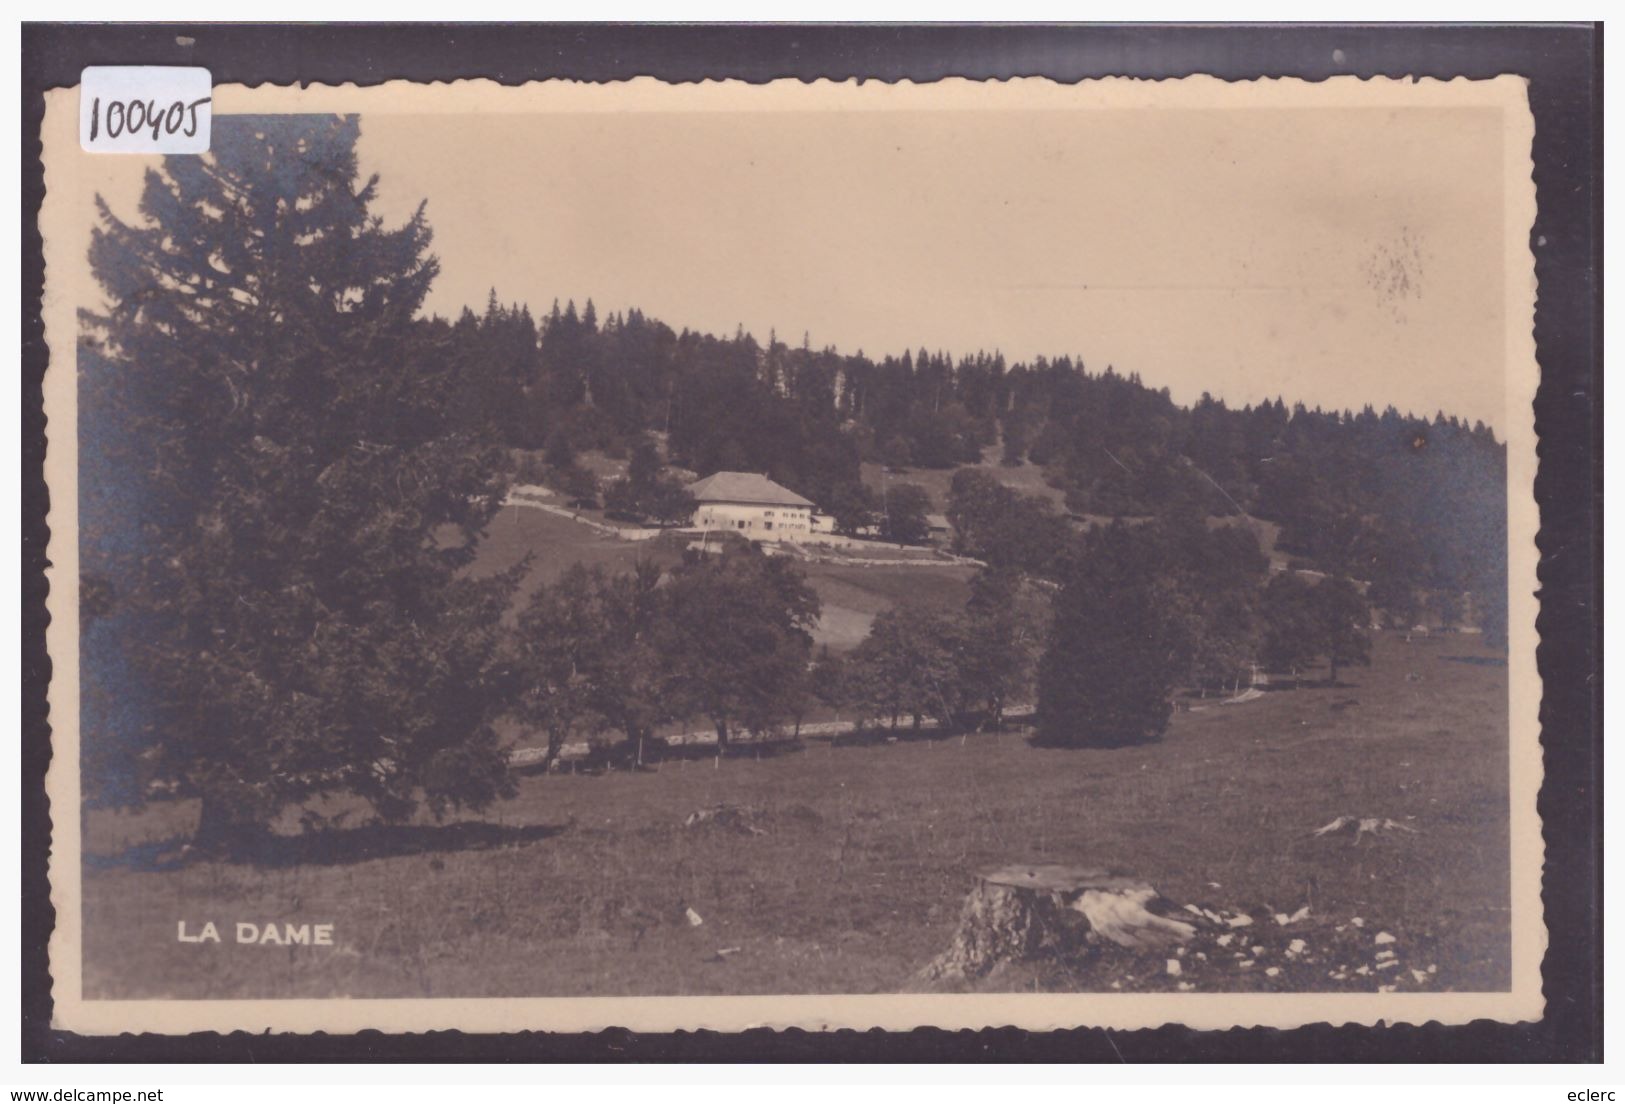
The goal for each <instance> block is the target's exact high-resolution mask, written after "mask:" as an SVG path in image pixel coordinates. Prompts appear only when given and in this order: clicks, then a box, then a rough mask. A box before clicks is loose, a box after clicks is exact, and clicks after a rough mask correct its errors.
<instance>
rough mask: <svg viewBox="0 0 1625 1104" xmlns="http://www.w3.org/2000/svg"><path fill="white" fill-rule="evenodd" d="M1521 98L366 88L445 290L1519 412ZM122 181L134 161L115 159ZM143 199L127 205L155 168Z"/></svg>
mask: <svg viewBox="0 0 1625 1104" xmlns="http://www.w3.org/2000/svg"><path fill="white" fill-rule="evenodd" d="M1501 126H1502V123H1501V116H1500V113H1499V112H1498V111H1496V110H1493V109H1473V108H1460V109H1444V108H1425V109H1399V110H1390V109H1388V108H1343V109H1324V108H1322V109H1317V110H1305V109H1276V108H1246V109H1234V108H1232V109H1213V110H1189V109H1179V110H1174V109H1168V110H1163V109H1158V110H1145V109H1140V110H1097V111H1089V112H1071V111H1055V110H1049V111H1043V110H1012V111H1006V110H998V111H993V110H988V111H977V112H960V111H874V112H862V113H853V112H833V111H823V112H813V111H804V112H771V113H749V112H739V113H730V112H715V111H712V112H694V113H682V112H662V113H658V114H646V113H637V112H622V113H605V112H597V113H591V114H546V115H523V114H521V115H514V114H508V115H500V116H499V115H455V116H446V115H439V116H401V115H374V116H367V115H363V118H362V146H361V154H362V162H363V169H364V171H374V172H378V173H379V174H381V176H382V181H381V207H380V213H382V214H383V215H384V216H385V218H386V221H387V222H389V223H391V224H393V223H395V222H398V221H399V220H400V219H401V218H403V217H404V216H405V215H406V214H407V213H409V212H410V211H411V209H412V208H413V207H415V206H416V204H417V202H418V201H419V200H420V199H427V200H428V215H429V220H430V223H431V224H432V226H433V228H434V232H435V241H434V251H435V252H436V253H437V254H438V255H439V257H440V260H441V276H440V278H439V281H438V283H437V285H436V287H435V291H434V293H433V295H432V297H431V300H430V303H429V309H430V310H432V311H435V312H438V313H441V314H444V315H447V316H455V315H456V313H458V312H459V311H460V310H461V309H462V307H463V305H464V304H468V305H471V306H474V307H475V309H476V310H478V309H480V308H482V307H483V305H484V302H485V298H486V294H487V292H488V290H489V289H490V288H491V287H493V286H495V287H496V289H497V292H498V294H499V296H500V297H501V298H502V299H503V301H505V302H511V301H524V302H529V303H530V305H531V308H532V310H533V311H534V312H536V313H537V314H538V315H540V314H543V313H545V312H546V310H547V309H548V307H549V305H550V304H551V303H552V301H553V299H554V298H555V297H557V298H558V299H560V300H561V301H563V300H566V299H569V298H574V299H575V300H576V302H577V304H578V305H581V304H583V303H584V302H585V300H586V299H588V298H589V297H590V298H592V299H593V300H594V301H595V303H596V305H597V307H598V311H599V314H600V316H602V315H604V314H606V313H608V312H609V311H612V310H624V309H626V308H628V307H633V306H636V307H639V308H641V309H642V310H643V311H644V312H645V313H646V314H649V315H652V316H654V317H657V318H659V319H661V320H663V321H665V322H667V323H668V324H670V325H671V326H673V327H674V328H676V329H681V328H682V327H684V326H688V327H689V328H692V329H701V330H707V331H711V332H715V333H719V334H731V333H732V332H733V331H734V328H735V326H736V325H738V324H741V323H742V324H743V325H744V326H745V328H746V329H747V330H750V331H751V332H753V333H754V334H756V335H757V337H758V338H759V339H761V340H764V341H765V340H766V338H767V334H768V331H769V330H770V329H776V330H777V332H778V335H779V338H780V340H782V341H785V342H787V343H790V344H792V345H795V344H799V342H800V341H801V335H802V333H803V331H807V332H809V333H810V334H811V337H812V341H813V344H814V345H815V346H817V347H822V346H824V345H834V346H836V347H837V348H838V349H840V350H842V351H843V352H850V351H855V350H857V349H860V348H861V349H862V350H863V351H864V352H866V353H868V354H869V355H871V356H875V357H878V356H880V355H882V354H884V353H888V352H889V353H901V352H902V351H903V350H904V349H909V350H913V349H917V348H919V347H920V346H921V345H924V346H926V347H928V348H930V349H933V350H936V349H945V350H947V351H949V352H951V353H953V354H955V355H956V356H957V355H959V354H962V353H965V352H971V351H974V350H976V349H979V348H980V349H988V350H993V349H999V350H1002V351H1003V352H1004V354H1005V356H1006V358H1007V359H1008V360H1010V361H1011V362H1014V361H1016V360H1024V359H1030V358H1032V357H1034V356H1036V355H1040V354H1043V355H1049V356H1055V355H1059V354H1063V353H1065V354H1071V355H1072V356H1074V357H1081V358H1082V359H1083V361H1084V362H1085V363H1086V364H1087V365H1088V366H1089V367H1090V369H1092V370H1097V371H1098V370H1103V369H1104V368H1105V367H1106V366H1107V365H1108V364H1111V365H1113V366H1115V367H1116V369H1117V370H1118V371H1120V372H1125V373H1126V372H1138V373H1140V375H1141V376H1142V378H1143V379H1144V380H1145V382H1146V383H1147V384H1149V385H1151V386H1154V387H1161V386H1167V387H1169V388H1170V389H1171V390H1172V392H1173V395H1174V398H1175V399H1176V400H1177V401H1180V402H1186V403H1188V402H1190V401H1192V400H1194V399H1195V398H1196V397H1197V396H1198V395H1200V394H1201V392H1203V391H1204V390H1206V391H1211V392H1213V393H1214V394H1215V395H1217V396H1219V397H1222V398H1224V399H1225V400H1226V401H1228V402H1231V403H1234V404H1236V405H1240V404H1241V403H1244V402H1249V401H1257V400H1259V399H1263V398H1272V397H1274V396H1276V395H1281V396H1283V397H1284V398H1286V400H1287V401H1288V402H1289V403H1290V402H1293V401H1295V400H1300V399H1301V400H1303V401H1304V402H1306V403H1308V404H1310V405H1316V404H1319V405H1322V406H1327V407H1350V408H1356V409H1357V408H1358V407H1360V406H1362V405H1364V404H1365V403H1368V402H1369V403H1371V404H1373V405H1375V406H1377V407H1378V408H1379V409H1380V408H1381V407H1383V406H1385V405H1387V404H1389V403H1392V404H1394V405H1395V406H1398V407H1399V408H1401V409H1402V410H1410V411H1414V412H1417V413H1427V414H1431V413H1432V412H1433V411H1434V410H1436V409H1440V408H1442V409H1444V410H1445V411H1446V412H1448V413H1455V414H1458V415H1461V416H1464V417H1466V418H1468V419H1470V420H1472V419H1482V420H1484V421H1485V422H1488V423H1490V424H1492V425H1495V426H1497V427H1501V426H1504V425H1505V417H1504V403H1505V399H1504V388H1503V381H1504V375H1503V372H1504V356H1505V351H1504V333H1503V315H1502V312H1503V309H1504V308H1503V302H1504V284H1503V281H1504V264H1503V256H1502V254H1503V242H1504V240H1505V239H1504V225H1503V224H1504V214H1503V210H1502V203H1503V197H1502V175H1503V162H1502V150H1501V140H1502V139H1501V135H1502V130H1501ZM115 191H116V189H115ZM110 198H113V199H114V200H115V207H116V208H117V209H119V210H121V212H129V211H130V210H131V208H132V207H133V199H134V192H133V190H131V191H130V192H129V193H128V195H127V196H126V197H125V198H124V201H123V202H119V201H118V200H119V197H118V196H117V195H114V196H110Z"/></svg>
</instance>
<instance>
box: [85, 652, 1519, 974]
mask: <svg viewBox="0 0 1625 1104" xmlns="http://www.w3.org/2000/svg"><path fill="white" fill-rule="evenodd" d="M1505 702H1506V671H1505V668H1504V667H1503V666H1501V665H1499V664H1498V663H1497V662H1496V661H1495V660H1494V659H1493V658H1492V657H1491V656H1489V655H1488V654H1487V653H1484V652H1482V651H1481V650H1480V646H1479V644H1478V643H1477V640H1476V638H1466V637H1445V638H1436V639H1434V640H1433V641H1431V642H1429V643H1419V644H1415V645H1407V644H1405V643H1404V642H1403V641H1402V640H1401V639H1398V638H1396V637H1394V636H1391V635H1384V636H1382V637H1381V638H1379V639H1378V640H1377V641H1376V642H1375V665H1374V666H1373V667H1371V668H1369V669H1357V670H1355V671H1352V672H1349V673H1348V674H1346V675H1345V676H1344V684H1343V685H1340V686H1336V687H1324V686H1310V687H1306V688H1305V689H1302V690H1296V691H1288V690H1281V691H1273V692H1270V693H1267V694H1265V695H1264V696H1263V697H1262V698H1260V699H1258V700H1256V701H1253V702H1249V703H1247V704H1243V705H1235V706H1219V705H1214V704H1207V703H1201V702H1197V703H1195V704H1196V705H1198V706H1201V705H1204V704H1206V708H1202V709H1200V710H1199V711H1196V712H1186V713H1180V714H1178V715H1177V716H1176V717H1175V719H1174V722H1173V725H1172V727H1171V728H1170V730H1169V732H1168V734H1167V736H1166V738H1165V739H1164V740H1163V741H1162V742H1160V743H1157V744H1154V745H1149V746H1144V747H1131V748H1118V749H1112V750H1074V751H1059V750H1039V749H1035V748H1033V747H1030V746H1029V745H1028V744H1027V743H1026V742H1025V740H1024V738H1023V736H1022V735H1021V734H1020V733H1014V732H1012V733H1002V734H995V735H987V736H970V737H969V738H968V739H965V740H963V741H962V740H961V739H960V738H959V737H957V736H955V737H948V738H942V739H929V740H928V739H919V740H908V739H904V740H901V741H899V742H887V741H886V740H884V739H880V740H876V741H873V742H867V743H864V742H857V743H850V744H846V745H832V744H829V743H827V742H811V741H810V742H808V743H807V744H806V745H805V746H803V747H801V748H790V749H785V750H782V751H780V752H779V753H776V754H771V755H768V754H762V757H761V758H760V759H758V758H755V757H754V756H755V755H756V754H758V753H756V752H754V751H752V750H750V749H744V750H743V751H742V753H741V754H740V755H739V756H738V757H736V758H731V759H727V760H724V761H722V762H720V763H716V762H715V761H713V760H698V761H689V762H684V763H678V762H668V763H665V764H662V765H660V766H659V767H658V768H656V769H653V770H648V771H642V772H614V773H610V774H605V775H597V776H593V775H578V776H560V775H553V776H547V777H529V778H526V779H524V780H523V782H522V784H521V790H520V793H519V795H518V796H517V797H516V798H514V799H513V800H511V801H508V802H505V803H503V804H501V805H500V806H498V807H496V808H493V809H491V810H489V811H488V812H487V813H486V814H485V815H484V816H483V817H481V818H479V819H477V820H475V819H470V820H468V821H465V822H463V823H460V824H456V825H452V826H450V827H435V826H432V825H429V824H426V823H425V824H419V825H414V826H409V827H407V828H402V829H388V830H384V829H369V828H355V829H349V830H339V831H337V832H335V833H333V834H331V835H327V834H323V835H318V836H304V837H294V838H289V839H287V840H285V841H284V846H283V847H282V848H281V849H279V850H278V851H276V852H274V853H272V854H268V855H266V856H264V862H263V863H262V864H260V865H249V864H231V863H221V862H195V863H190V864H185V865H178V866H175V867H174V868H169V869H162V868H159V866H158V864H156V863H155V862H154V861H153V860H154V857H155V856H157V855H160V854H162V853H165V852H170V853H172V852H173V851H174V850H175V849H174V847H173V845H169V846H168V847H165V846H164V845H163V844H162V842H161V841H164V840H170V839H174V838H176V837H179V836H182V835H184V834H185V833H186V832H187V831H189V829H190V827H191V823H192V819H193V818H194V817H195V815H196V811H195V808H194V807H193V806H192V805H191V804H190V803H186V802H170V803H163V804H158V805H155V806H153V807H151V808H149V809H148V810H146V811H144V812H142V813H138V814H118V813H111V812H92V813H90V814H88V815H87V817H86V823H85V854H86V870H85V880H84V891H85V902H84V931H85V933H86V934H85V943H84V960H85V993H86V995H87V996H89V997H93V998H135V997H157V996H168V997H199V998H203V997H290V996H340V995H343V996H355V997H390V996H532V995H538V996H539V995H585V994H591V995H605V994H695V993H741V994H743V993H784V992H808V993H812V992H823V993H842V992H845V993H865V992H875V991H892V990H896V989H899V988H903V987H906V986H908V985H909V984H910V983H911V982H910V979H911V978H912V977H913V976H914V974H915V972H916V971H918V970H919V968H920V967H921V966H923V965H924V964H925V963H926V962H927V961H928V960H929V959H930V958H931V957H932V956H933V955H935V954H936V953H938V952H939V951H941V950H942V949H943V948H944V947H946V946H947V944H948V942H949V940H950V939H951V937H952V935H953V932H954V929H955V926H956V922H957V914H958V910H959V907H960V903H961V901H962V899H963V898H964V895H965V893H966V891H967V890H968V889H969V887H970V884H971V879H972V876H973V875H974V873H975V872H976V871H978V870H981V869H985V868H988V867H990V866H996V865H1002V864H1004V863H1008V862H1017V861H1050V862H1067V863H1084V864H1097V865H1107V866H1113V867H1118V868H1121V869H1123V870H1124V871H1127V872H1130V873H1133V874H1136V875H1139V876H1141V877H1144V878H1146V879H1148V880H1149V881H1150V882H1152V883H1153V884H1154V885H1156V886H1157V887H1158V889H1159V890H1161V891H1162V893H1163V894H1164V895H1165V896H1166V897H1167V898H1169V899H1170V900H1171V901H1172V902H1173V903H1174V905H1175V907H1176V908H1177V907H1180V906H1182V905H1184V904H1186V903H1194V904H1198V905H1202V906H1206V907H1210V908H1212V909H1215V910H1219V909H1225V910H1231V911H1235V910H1241V911H1245V912H1247V913H1248V914H1250V915H1251V916H1253V917H1254V918H1255V920H1256V923H1255V925H1253V926H1252V927H1250V928H1248V929H1245V930H1244V931H1243V932H1242V933H1241V934H1242V936H1243V938H1244V940H1245V941H1246V942H1247V943H1249V944H1251V943H1253V942H1255V941H1256V943H1257V944H1259V945H1261V946H1262V947H1263V951H1262V952H1261V953H1255V952H1254V951H1253V950H1251V949H1250V948H1249V949H1247V950H1246V951H1245V952H1242V953H1246V954H1247V955H1248V956H1249V958H1248V959H1247V961H1249V962H1252V961H1254V960H1255V959H1256V963H1255V965H1254V966H1251V967H1242V966H1241V965H1240V963H1239V960H1238V961H1235V962H1231V961H1228V960H1227V961H1225V962H1222V963H1221V962H1220V961H1219V955H1218V953H1217V951H1216V950H1215V953H1214V955H1213V960H1212V961H1211V962H1208V961H1204V962H1203V963H1202V964H1201V965H1200V966H1198V964H1197V963H1196V962H1195V961H1190V960H1188V961H1189V968H1188V969H1187V970H1186V972H1185V975H1184V977H1185V984H1190V985H1194V986H1195V987H1197V988H1198V989H1262V988H1269V989H1273V988H1283V989H1286V988H1290V989H1302V988H1323V989H1334V990H1335V989H1348V988H1364V989H1367V990H1372V989H1375V988H1376V987H1377V984H1378V983H1379V982H1382V981H1385V980H1387V979H1391V978H1394V979H1397V978H1399V977H1401V976H1403V977H1404V978H1406V979H1409V978H1410V976H1411V975H1410V969H1412V968H1416V969H1418V971H1419V973H1421V975H1422V977H1423V978H1424V979H1425V980H1424V981H1422V982H1419V983H1417V984H1422V985H1425V986H1427V987H1430V988H1440V989H1457V990H1475V989H1476V990H1482V989H1494V988H1504V987H1505V986H1506V985H1507V983H1508V953H1509V952H1508V918H1509V913H1508V871H1507V855H1508V839H1507V776H1506V771H1507V756H1506V741H1507V732H1506V721H1505V716H1506V707H1505ZM724 803H726V804H730V805H733V806H737V807H739V809H740V810H741V813H740V815H739V817H738V819H737V821H736V822H735V823H733V824H729V823H724V822H723V821H721V820H713V821H711V822H709V823H706V824H703V825H699V826H696V827H692V828H690V827H685V826H684V821H685V819H686V818H687V817H688V816H689V815H690V814H692V813H694V812H695V811H696V810H699V809H703V808H707V807H711V806H716V805H719V804H724ZM1341 815H1353V816H1357V817H1382V818H1391V819H1393V820H1394V821H1396V822H1398V823H1401V824H1404V825H1406V826H1407V827H1411V828H1414V833H1410V832H1404V831H1395V832H1391V833H1387V834H1384V835H1382V836H1380V837H1378V838H1375V839H1369V838H1368V839H1365V840H1363V841H1362V842H1360V843H1359V844H1358V845H1355V844H1352V843H1351V841H1350V839H1349V838H1348V837H1347V836H1340V835H1328V836H1326V837H1323V838H1317V837H1315V836H1313V834H1312V832H1313V830H1314V829H1315V828H1317V827H1319V826H1322V825H1324V824H1326V823H1327V822H1329V821H1331V820H1332V819H1333V818H1335V817H1337V816H1341ZM287 821H288V823H287V825H286V829H287V830H288V831H290V832H294V831H297V826H296V821H295V818H293V817H292V816H290V817H289V818H287ZM1305 905H1307V906H1309V907H1310V914H1309V916H1308V917H1307V918H1306V919H1304V920H1302V921H1300V922H1298V923H1296V924H1294V925H1292V926H1291V927H1290V928H1279V927H1277V926H1276V925H1275V923H1274V921H1272V920H1271V919H1270V916H1271V915H1272V914H1273V913H1274V912H1277V911H1280V912H1287V913H1291V912H1294V911H1296V910H1298V909H1300V908H1301V907H1303V906H1305ZM688 910H692V911H693V913H694V914H695V915H696V916H698V917H699V918H701V920H702V922H701V923H700V924H699V925H697V926H696V925H694V924H693V923H692V922H691V920H690V919H689V918H688V914H687V913H688ZM1356 916H1358V917H1360V918H1362V919H1363V920H1364V922H1365V926H1364V927H1362V928H1355V927H1351V926H1350V921H1351V920H1352V918H1353V917H1356ZM209 920H212V921H214V922H216V923H217V924H218V925H219V926H220V929H221V931H222V933H223V935H224V940H225V941H224V942H223V943H221V944H218V945H215V944H203V945H198V944H183V943H179V942H177V940H176V934H177V924H178V923H179V922H181V921H185V922H187V924H188V925H189V927H190V930H192V931H194V932H195V931H197V930H198V929H200V928H201V926H202V924H203V923H204V922H205V921H209ZM238 921H247V922H251V923H255V924H265V923H267V922H276V923H312V924H314V923H332V924H333V925H334V929H333V940H334V946H333V947H331V948H329V947H305V946H302V947H281V946H261V945H250V946H239V945H235V944H234V943H233V942H232V939H233V935H232V928H231V925H233V924H235V923H237V922H238ZM1339 927H1341V928H1342V929H1343V930H1342V931H1339V930H1338V928H1339ZM1377 931H1385V932H1388V933H1392V934H1393V936H1394V937H1395V940H1396V941H1395V942H1394V943H1393V944H1391V946H1392V947H1393V948H1394V949H1396V950H1397V951H1398V952H1399V954H1400V960H1401V962H1402V965H1403V969H1391V970H1389V971H1388V972H1387V973H1380V972H1372V971H1371V970H1370V969H1369V968H1368V971H1367V974H1365V975H1356V974H1354V973H1353V972H1352V967H1353V966H1354V964H1355V963H1356V962H1358V961H1359V959H1358V958H1357V956H1358V955H1359V954H1366V955H1371V954H1373V953H1374V951H1375V948H1373V947H1372V946H1371V945H1370V944H1371V939H1370V933H1372V932H1377ZM1288 937H1294V938H1296V937H1301V938H1303V939H1305V941H1306V942H1307V944H1308V945H1309V947H1310V949H1311V951H1312V952H1315V953H1318V954H1320V955H1323V956H1325V957H1323V958H1321V959H1320V960H1319V961H1318V962H1317V963H1316V964H1315V965H1313V966H1312V967H1310V966H1306V965H1305V964H1304V963H1303V962H1302V961H1301V960H1300V961H1298V962H1296V963H1291V964H1288V962H1287V959H1286V958H1284V957H1282V956H1283V955H1284V953H1285V952H1284V950H1283V948H1284V945H1285V943H1286V940H1287V938H1288ZM1208 946H1209V949H1214V948H1213V946H1212V944H1211V943H1210V944H1208ZM722 952H727V953H725V954H724V953H722ZM1366 961H1367V962H1370V961H1371V960H1370V959H1369V958H1368V959H1367V960H1366ZM1271 962H1281V963H1283V964H1286V965H1288V968H1287V969H1285V970H1284V971H1282V972H1279V973H1277V974H1275V975H1273V976H1272V975H1269V974H1267V973H1266V972H1265V971H1266V970H1267V969H1268V968H1269V963H1271ZM1161 965H1162V961H1161V957H1160V956H1159V957H1157V959H1156V960H1155V961H1154V962H1150V963H1147V962H1141V961H1139V960H1136V959H1133V958H1130V957H1129V956H1127V955H1126V954H1113V955H1108V956H1106V957H1104V958H1102V959H1101V961H1100V963H1099V965H1098V966H1097V967H1094V968H1089V969H1085V970H1083V971H1081V972H1078V973H1066V972H1060V973H1056V972H1048V973H1035V972H1030V971H1026V970H1021V971H1017V972H1011V973H1006V974H998V975H995V976H993V977H991V978H989V979H987V980H986V981H985V982H984V983H982V984H983V986H984V987H986V988H991V989H1015V988H1030V987H1033V986H1038V987H1047V988H1080V989H1110V988H1112V987H1113V983H1114V982H1115V983H1116V984H1117V985H1118V986H1121V987H1123V988H1129V989H1158V988H1160V989H1172V988H1174V986H1175V982H1174V980H1173V979H1172V978H1169V977H1167V976H1166V975H1165V974H1164V972H1163V971H1162V969H1161ZM1339 965H1348V966H1350V967H1351V969H1350V971H1347V972H1345V976H1346V980H1334V979H1332V978H1331V977H1330V976H1329V975H1330V974H1331V973H1334V972H1337V967H1338V966H1339ZM1427 966H1434V967H1436V971H1435V972H1434V973H1432V974H1428V973H1426V967H1427ZM1406 984H1407V985H1410V984H1411V983H1410V982H1409V981H1408V980H1407V982H1406Z"/></svg>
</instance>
